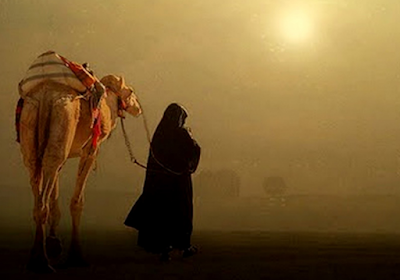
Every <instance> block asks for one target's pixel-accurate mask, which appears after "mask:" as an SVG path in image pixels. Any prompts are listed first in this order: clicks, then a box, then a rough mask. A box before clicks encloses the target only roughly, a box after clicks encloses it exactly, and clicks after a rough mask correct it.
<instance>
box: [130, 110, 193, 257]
mask: <svg viewBox="0 0 400 280" xmlns="http://www.w3.org/2000/svg"><path fill="white" fill-rule="evenodd" d="M187 116H188V114H187V112H186V110H185V109H184V108H183V107H182V106H181V105H179V104H176V103H173V104H170V105H169V106H168V107H167V109H166V110H165V112H164V115H163V118H162V119H161V121H160V123H159V125H158V126H157V129H156V131H155V133H154V135H153V139H152V141H151V145H150V151H149V156H148V161H147V170H146V178H145V183H144V187H143V192H142V194H141V195H140V197H139V199H138V200H137V201H136V203H135V204H134V206H133V207H132V209H131V211H130V212H129V214H128V216H127V218H126V220H125V225H126V226H129V227H133V228H135V229H137V230H138V231H139V234H138V245H139V246H140V247H143V248H144V249H145V250H146V251H149V252H152V253H159V254H161V260H169V259H170V257H169V252H170V251H171V250H172V249H179V250H182V251H183V257H188V256H191V255H193V254H195V253H196V252H197V248H196V247H194V246H192V245H191V235H192V230H193V223H192V221H193V189H192V178H191V174H192V173H194V172H195V171H196V168H197V166H198V163H199V159H200V146H199V145H198V144H197V142H196V141H195V140H194V139H193V137H192V135H191V132H190V131H189V129H188V128H186V127H185V126H184V124H185V119H186V118H187Z"/></svg>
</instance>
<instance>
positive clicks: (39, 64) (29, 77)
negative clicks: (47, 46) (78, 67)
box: [20, 51, 86, 97]
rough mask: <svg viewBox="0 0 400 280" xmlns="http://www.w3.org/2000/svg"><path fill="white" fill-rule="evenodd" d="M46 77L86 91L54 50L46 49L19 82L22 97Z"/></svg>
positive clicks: (80, 90)
mask: <svg viewBox="0 0 400 280" xmlns="http://www.w3.org/2000/svg"><path fill="white" fill-rule="evenodd" d="M48 79H50V80H53V81H56V82H58V83H61V84H65V85H68V86H70V87H72V88H73V89H75V90H77V91H79V92H85V91H86V87H85V85H83V83H82V82H81V81H80V80H79V79H78V78H77V77H76V75H75V74H74V73H73V72H72V70H71V69H70V68H69V67H68V66H67V65H66V64H65V63H64V61H63V60H62V59H61V57H60V56H59V55H58V54H57V53H56V52H54V51H48V52H45V53H43V54H41V55H39V56H38V57H37V58H36V59H35V60H34V61H33V62H32V64H31V65H30V66H29V68H28V71H27V72H26V74H25V77H24V78H23V79H22V80H21V82H20V94H21V95H22V97H24V95H25V94H26V93H28V92H29V91H30V90H31V89H32V88H34V87H35V86H36V85H38V84H39V83H41V82H43V81H44V80H48Z"/></svg>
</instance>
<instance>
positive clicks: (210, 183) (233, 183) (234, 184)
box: [194, 170, 240, 198]
mask: <svg viewBox="0 0 400 280" xmlns="http://www.w3.org/2000/svg"><path fill="white" fill-rule="evenodd" d="M239 191H240V177H239V175H238V174H237V173H236V172H235V171H233V170H218V171H210V170H206V171H202V172H200V173H199V175H197V176H196V177H195V178H194V193H195V196H196V197H203V198H228V197H238V196H239Z"/></svg>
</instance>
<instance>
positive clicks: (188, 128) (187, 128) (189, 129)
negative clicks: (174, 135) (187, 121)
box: [186, 127, 193, 136]
mask: <svg viewBox="0 0 400 280" xmlns="http://www.w3.org/2000/svg"><path fill="white" fill-rule="evenodd" d="M186 130H187V132H188V133H189V135H190V136H193V133H192V129H191V128H190V127H186Z"/></svg>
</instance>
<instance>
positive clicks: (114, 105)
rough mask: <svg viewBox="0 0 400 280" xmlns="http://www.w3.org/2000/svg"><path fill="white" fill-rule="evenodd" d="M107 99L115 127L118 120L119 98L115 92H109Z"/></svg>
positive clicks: (112, 125)
mask: <svg viewBox="0 0 400 280" xmlns="http://www.w3.org/2000/svg"><path fill="white" fill-rule="evenodd" d="M105 101H106V104H107V106H108V107H109V108H110V122H111V123H110V124H111V129H114V128H115V127H116V125H117V121H118V98H117V96H116V95H115V94H114V93H112V92H109V93H108V94H107V97H106V98H105Z"/></svg>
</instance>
